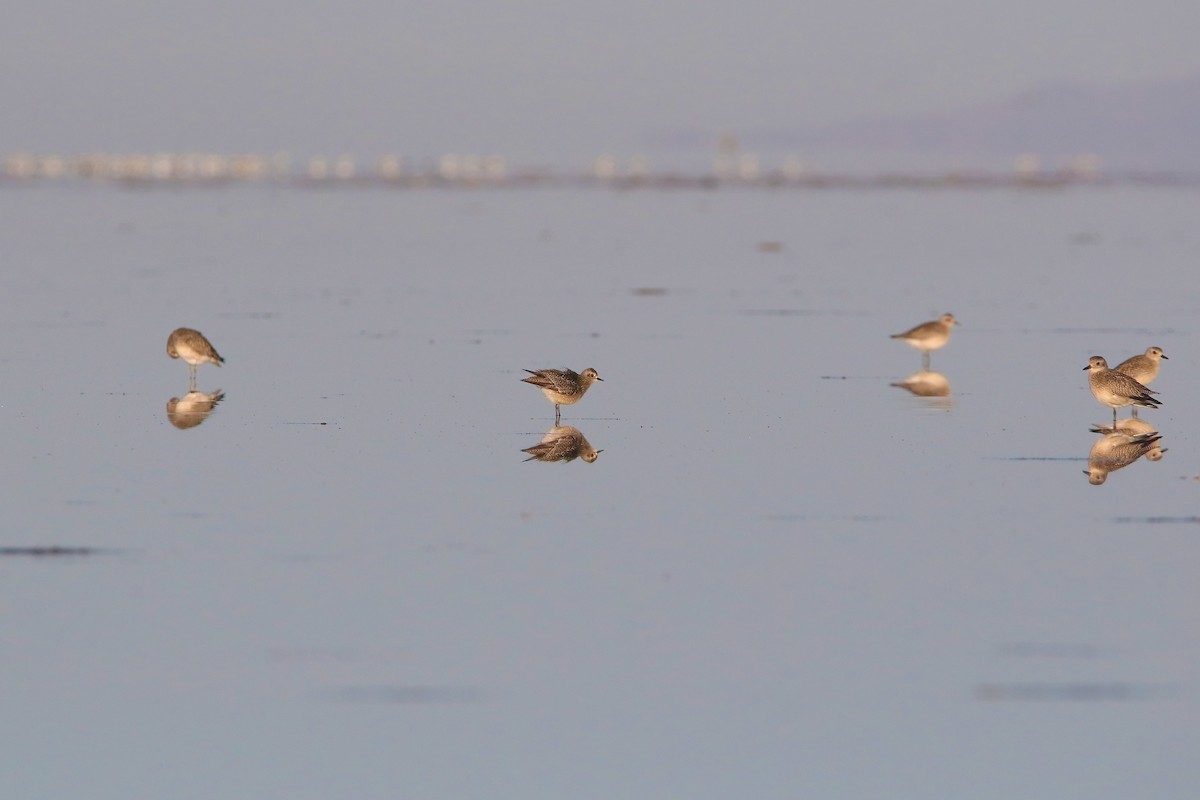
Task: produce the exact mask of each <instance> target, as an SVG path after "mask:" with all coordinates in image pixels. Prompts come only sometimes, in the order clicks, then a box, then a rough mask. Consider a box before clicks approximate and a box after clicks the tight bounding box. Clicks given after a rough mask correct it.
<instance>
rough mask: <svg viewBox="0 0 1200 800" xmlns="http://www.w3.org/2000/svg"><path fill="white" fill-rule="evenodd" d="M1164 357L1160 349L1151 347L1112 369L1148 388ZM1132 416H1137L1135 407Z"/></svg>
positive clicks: (1155, 376)
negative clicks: (1142, 353)
mask: <svg viewBox="0 0 1200 800" xmlns="http://www.w3.org/2000/svg"><path fill="white" fill-rule="evenodd" d="M1166 357H1167V354H1166V353H1164V352H1163V351H1162V348H1161V347H1151V348H1149V349H1148V350H1146V352H1145V354H1144V355H1140V356H1132V357H1130V358H1127V359H1125V360H1124V361H1122V362H1121V363H1120V364H1117V365H1116V366H1115V367H1113V369H1114V370H1116V371H1117V372H1121V373H1124V374H1125V375H1128V376H1129V377H1131V378H1133V379H1134V380H1135V381H1137V382H1138V383H1140V384H1141V385H1142V386H1149V385H1150V381H1152V380H1154V379H1155V378H1157V377H1158V367H1159V359H1160V358H1166ZM1133 415H1134V416H1135V417H1136V416H1137V407H1136V406H1135V407H1134V409H1133Z"/></svg>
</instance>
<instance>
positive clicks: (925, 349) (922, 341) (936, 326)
mask: <svg viewBox="0 0 1200 800" xmlns="http://www.w3.org/2000/svg"><path fill="white" fill-rule="evenodd" d="M957 324H958V320H956V319H955V318H954V315H953V314H942V315H941V316H940V317H938V318H937V319H935V320H930V321H929V322H922V323H921V324H920V325H918V326H917V327H915V328H911V329H909V330H907V331H905V332H904V333H893V334H892V338H893V339H900V340H901V341H902V342H904V343H905V344H907V345H911V346H912V347H915V348H917V349H918V350H920V351H921V363H922V364H923V365H924V366H925V369H929V351H930V350H937V349H938V348H940V347H945V346H946V342H948V341H950V330H951V329H952V328H953V327H954V326H955V325H957Z"/></svg>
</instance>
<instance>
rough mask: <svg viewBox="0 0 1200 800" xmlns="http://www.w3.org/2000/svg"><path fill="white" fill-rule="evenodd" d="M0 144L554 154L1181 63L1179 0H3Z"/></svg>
mask: <svg viewBox="0 0 1200 800" xmlns="http://www.w3.org/2000/svg"><path fill="white" fill-rule="evenodd" d="M4 17H5V24H4V25H3V26H0V108H3V114H0V151H3V152H11V151H13V150H35V151H43V152H45V151H60V152H79V151H84V150H108V151H139V150H140V151H146V150H187V149H198V150H208V151H218V152H233V151H256V152H274V151H277V150H287V151H291V152H294V153H297V154H303V153H311V152H328V153H335V152H351V153H356V154H360V155H363V156H367V155H374V154H379V153H383V152H391V151H396V152H401V153H406V154H410V155H436V154H439V153H442V152H446V151H460V152H464V151H474V152H500V153H506V154H509V155H510V156H511V157H514V158H516V159H517V160H520V161H523V162H530V161H535V162H536V161H538V160H543V161H545V162H547V163H561V162H563V161H571V160H574V159H578V158H580V157H589V156H590V155H593V154H595V153H598V152H600V151H603V150H613V151H617V152H629V151H630V150H631V149H636V148H638V147H639V146H641V145H642V144H643V143H644V142H645V141H646V140H647V138H648V137H652V136H654V135H656V134H660V133H662V132H671V131H678V130H689V131H700V132H702V133H707V132H712V133H713V134H714V135H715V134H716V133H719V132H721V131H745V130H752V129H770V128H784V127H792V126H799V125H805V124H812V123H826V122H838V121H842V120H846V119H849V118H855V117H861V116H869V115H874V114H878V113H893V112H908V111H921V110H933V109H940V108H948V107H955V106H960V105H963V104H968V103H972V102H983V101H990V100H996V99H1001V98H1003V97H1005V96H1008V95H1011V94H1014V93H1016V92H1020V91H1023V90H1026V89H1029V88H1033V87H1035V86H1037V85H1039V84H1042V83H1045V82H1050V81H1095V82H1103V83H1114V82H1116V83H1129V82H1136V81H1141V80H1148V79H1155V78H1161V77H1174V76H1183V75H1191V74H1196V73H1200V48H1197V47H1196V46H1195V31H1196V30H1197V29H1200V6H1197V4H1195V3H1194V2H1190V1H1189V0H1144V1H1143V2H1138V3H1132V2H1099V3H1097V2H1082V1H1079V2H1071V1H1068V0H1050V2H1044V1H1037V2H1035V0H1010V2H1005V3H993V2H967V3H964V2H955V1H954V0H926V1H925V2H909V3H896V2H889V1H888V0H849V1H848V2H842V3H836V4H834V3H825V2H820V3H818V2H782V1H781V0H743V1H742V2H738V3H721V4H714V3H708V4H704V3H699V4H698V3H696V2H684V0H669V1H668V2H657V3H646V2H642V1H641V0H639V1H638V2H634V1H633V0H614V1H613V2H604V3H592V4H577V3H562V2H558V0H529V1H528V2H513V3H485V2H478V1H475V2H444V3H394V2H369V1H363V0H349V2H342V3H336V4H334V3H314V2H310V1H308V0H305V1H303V2H282V0H211V1H210V2H206V3H203V4H196V3H182V2H176V3H164V2H149V1H148V0H133V1H131V2H114V1H113V0H101V1H100V2H92V3H83V4H81V3H78V2H62V0H45V1H43V0H37V2H34V1H33V0H18V1H17V2H11V0H10V2H9V3H7V4H6V9H5V12H4Z"/></svg>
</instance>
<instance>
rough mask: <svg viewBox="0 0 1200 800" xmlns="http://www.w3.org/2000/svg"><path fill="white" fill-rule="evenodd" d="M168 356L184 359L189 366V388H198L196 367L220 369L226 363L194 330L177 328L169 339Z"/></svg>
mask: <svg viewBox="0 0 1200 800" xmlns="http://www.w3.org/2000/svg"><path fill="white" fill-rule="evenodd" d="M167 355H169V356H170V357H171V358H182V359H183V360H184V361H186V362H187V365H188V377H189V378H190V383H189V386H190V387H191V388H192V389H193V390H194V389H195V388H196V367H198V366H200V365H201V364H216V365H217V366H218V367H219V366H221V365H222V364H224V363H225V359H223V358H221V354H220V353H218V352H217V350H216V348H215V347H213V346H212V343H211V342H209V341H208V339H205V338H204V334H203V333H201V332H200V331H198V330H194V329H192V328H176V329H175V330H173V331H171V335H170V336H168V337H167Z"/></svg>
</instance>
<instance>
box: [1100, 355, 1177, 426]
mask: <svg viewBox="0 0 1200 800" xmlns="http://www.w3.org/2000/svg"><path fill="white" fill-rule="evenodd" d="M1084 369H1085V370H1089V372H1090V374H1089V375H1088V386H1090V387H1091V389H1092V395H1093V396H1094V397H1095V398H1096V400H1097V401H1098V402H1099V403H1100V404H1101V405H1104V406H1108V407H1109V408H1111V409H1112V410H1113V427H1114V428H1115V427H1116V425H1117V409H1118V408H1124V407H1125V406H1143V407H1145V408H1157V407H1158V406H1159V405H1161V403H1160V402H1159V401H1158V400H1155V399H1154V398H1153V397H1151V396H1150V395H1152V394H1157V392H1152V391H1150V390H1149V389H1147V388H1146V387H1145V386H1143V385H1142V384H1140V383H1138V382H1137V381H1135V380H1134V379H1133V378H1131V377H1129V376H1128V375H1126V374H1125V373H1123V372H1117V371H1116V370H1115V369H1109V368H1108V362H1107V361H1105V360H1104V357H1103V356H1092V357H1091V358H1089V359H1088V365H1087V366H1086V367H1084Z"/></svg>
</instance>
